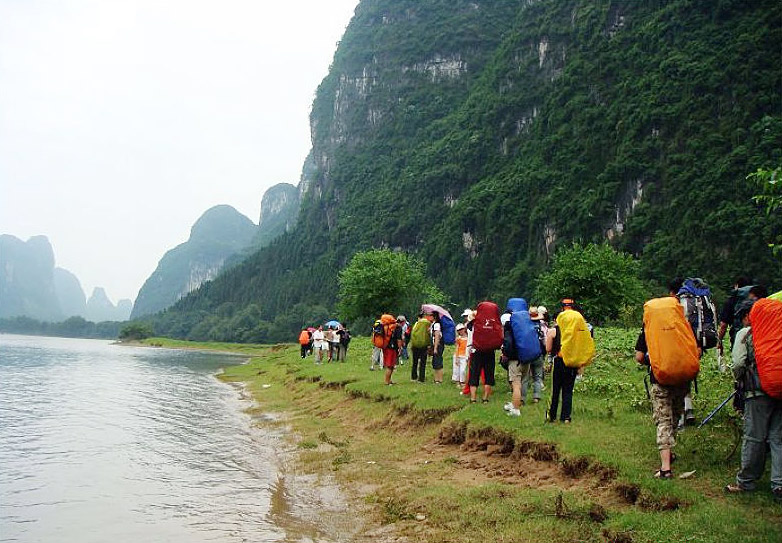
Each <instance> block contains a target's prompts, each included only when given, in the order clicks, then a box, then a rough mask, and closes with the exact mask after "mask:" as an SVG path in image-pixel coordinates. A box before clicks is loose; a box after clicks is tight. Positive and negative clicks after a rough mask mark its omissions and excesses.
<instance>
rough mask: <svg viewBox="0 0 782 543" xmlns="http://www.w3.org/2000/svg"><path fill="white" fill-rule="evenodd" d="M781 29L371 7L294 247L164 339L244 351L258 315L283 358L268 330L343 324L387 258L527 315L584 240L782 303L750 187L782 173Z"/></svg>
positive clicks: (364, 13)
mask: <svg viewBox="0 0 782 543" xmlns="http://www.w3.org/2000/svg"><path fill="white" fill-rule="evenodd" d="M781 22H782V6H781V5H780V4H779V2H776V1H773V0H759V1H757V2H750V3H747V2H743V1H738V0H720V1H719V2H695V1H693V0H672V1H669V2H657V1H650V2H618V1H601V2H593V1H591V0H569V1H561V0H541V1H538V2H524V3H520V2H517V1H508V0H505V1H502V0H495V1H483V2H480V1H477V2H470V1H462V0H456V1H448V2H446V1H444V0H428V1H412V0H393V1H392V0H364V1H362V2H361V3H360V4H359V6H358V8H357V10H356V14H355V16H354V18H353V20H352V21H351V23H350V25H349V26H348V28H347V30H346V32H345V35H344V37H343V39H342V41H341V42H340V45H339V48H338V50H337V53H336V55H335V57H334V62H333V65H332V68H331V71H330V73H329V75H328V76H327V77H326V78H325V79H324V81H323V82H322V84H321V86H320V87H319V89H318V92H317V95H316V99H315V102H314V104H313V109H312V115H311V124H312V137H313V149H312V153H311V155H310V161H311V164H310V167H309V168H308V169H307V170H306V171H305V176H304V178H303V180H302V183H303V184H304V187H306V191H305V192H304V194H303V197H302V202H301V211H300V215H299V220H298V224H297V227H296V229H294V230H293V231H292V232H290V233H287V234H284V235H283V236H282V237H281V238H279V239H277V240H276V241H275V242H274V243H272V244H271V246H269V247H267V248H266V249H264V250H261V251H259V252H258V253H256V254H254V255H253V256H251V257H250V258H248V259H247V260H246V261H245V262H244V263H242V264H241V265H239V266H237V267H236V268H233V269H232V270H229V271H228V272H226V273H224V274H223V275H222V276H220V277H219V278H217V279H216V280H214V281H212V282H210V283H208V284H206V285H204V286H202V287H201V289H199V290H198V291H197V292H195V293H193V294H191V295H190V296H188V297H186V298H185V299H183V300H181V301H180V302H179V303H178V304H177V305H176V306H174V307H173V308H171V309H170V310H168V311H167V312H166V313H164V314H163V315H161V316H158V317H157V318H156V319H155V321H154V324H155V327H156V332H157V333H162V334H169V335H174V336H178V337H200V338H201V339H227V337H224V336H222V335H221V334H222V330H226V325H227V323H228V322H229V321H230V320H232V319H235V318H237V315H240V314H243V313H245V312H247V311H248V308H249V307H251V306H252V307H254V308H255V309H254V317H255V318H257V319H259V320H260V321H263V323H265V324H261V325H259V326H266V330H267V333H266V335H265V337H264V340H268V339H272V340H274V339H277V340H279V339H282V337H279V336H276V335H275V333H269V332H268V331H269V330H270V329H271V328H269V327H271V326H272V325H274V326H275V327H276V328H275V329H276V330H278V331H279V332H280V333H282V332H283V330H284V328H285V326H286V324H284V323H283V322H282V321H285V322H287V323H288V324H290V326H291V329H290V330H289V331H288V332H287V333H289V334H290V333H293V331H294V330H295V329H296V328H297V327H298V326H300V325H301V324H304V322H298V321H296V319H295V317H293V313H296V314H297V315H299V316H300V317H302V318H303V317H304V316H305V315H312V314H318V313H320V312H321V309H323V308H325V310H326V312H328V310H329V309H331V308H333V307H334V306H335V302H336V296H337V274H338V272H339V270H340V269H342V268H343V267H344V266H345V265H346V264H347V262H348V261H349V260H350V258H351V257H352V256H353V254H355V253H356V252H358V251H362V250H366V249H370V248H376V247H388V248H392V249H395V250H402V251H405V252H409V253H412V254H414V255H415V256H417V257H418V258H419V259H421V260H422V261H423V262H424V263H425V265H426V267H427V273H428V275H429V276H430V277H432V278H433V279H434V280H435V282H436V284H437V286H438V287H439V288H440V289H442V290H443V291H444V292H445V294H446V295H447V296H448V297H450V298H451V300H452V301H453V302H455V303H458V304H466V303H473V302H474V301H476V300H478V299H480V298H483V297H493V298H496V299H499V300H504V299H505V298H506V297H508V296H509V295H529V293H530V292H531V290H532V287H533V285H534V280H535V279H536V278H537V277H538V275H539V274H540V273H541V272H542V271H544V270H545V269H546V267H547V265H548V264H549V263H550V261H551V258H552V257H553V255H554V254H555V252H556V250H557V248H558V247H563V246H569V245H570V243H571V242H572V241H581V242H598V243H601V242H603V241H605V240H608V241H609V242H610V243H611V244H613V245H614V246H615V247H617V248H619V249H621V250H623V251H626V252H628V253H630V254H632V255H634V256H635V257H636V258H637V259H639V261H640V264H641V273H642V275H643V276H644V278H645V279H647V280H650V281H652V282H656V283H664V281H665V280H666V279H667V278H668V277H669V276H670V275H672V274H680V275H698V276H701V277H704V278H705V279H706V280H707V281H708V282H710V283H711V284H712V285H715V286H716V287H717V288H718V290H722V291H724V290H726V289H728V288H729V286H730V284H731V280H732V278H733V276H735V275H736V274H738V273H744V274H749V275H752V276H754V277H755V279H757V280H759V281H763V282H766V283H769V284H771V285H777V286H778V285H780V284H781V283H782V266H780V263H779V260H774V255H773V254H772V251H771V249H770V248H769V247H768V243H769V239H768V236H767V235H765V234H766V233H769V234H774V232H778V231H779V227H780V225H779V218H778V217H775V216H773V215H767V214H766V213H764V212H763V210H762V209H761V208H760V207H759V204H757V203H756V202H754V201H753V200H752V196H753V195H755V194H757V188H756V187H755V186H754V185H753V184H752V183H751V182H749V181H747V180H746V175H747V174H748V173H749V172H753V171H756V170H757V169H758V168H774V167H776V166H778V165H779V164H780V163H781V162H782V111H780V103H782V97H781V96H780V89H781V88H782V71H781V70H780V69H779V66H780V61H782V58H781V57H782V55H781V54H780V50H779V46H778V44H779V43H780V42H782V23H781ZM772 239H773V238H772ZM210 319H211V320H210ZM280 319H282V321H280ZM207 321H209V324H206V322H207ZM274 323H279V324H274ZM256 324H257V323H256ZM362 324H363V323H362ZM257 325H258V324H257ZM194 330H198V331H199V333H198V334H195V333H194ZM289 337H290V336H289ZM260 338H261V336H260V335H256V336H255V340H258V339H260Z"/></svg>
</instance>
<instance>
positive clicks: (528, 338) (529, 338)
mask: <svg viewBox="0 0 782 543" xmlns="http://www.w3.org/2000/svg"><path fill="white" fill-rule="evenodd" d="M507 307H508V309H511V311H512V313H511V316H510V326H511V330H512V332H513V343H514V344H515V346H516V351H517V353H518V356H519V361H520V362H522V363H524V364H526V363H529V362H532V361H533V360H535V359H536V358H538V357H539V356H540V355H541V354H542V351H541V350H540V327H539V326H537V323H535V322H533V321H532V319H530V316H529V311H528V309H527V301H526V300H525V299H524V298H511V299H510V300H508V306H507Z"/></svg>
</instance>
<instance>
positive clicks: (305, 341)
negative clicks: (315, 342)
mask: <svg viewBox="0 0 782 543" xmlns="http://www.w3.org/2000/svg"><path fill="white" fill-rule="evenodd" d="M309 344H310V333H309V332H307V331H306V330H302V331H301V334H299V345H309Z"/></svg>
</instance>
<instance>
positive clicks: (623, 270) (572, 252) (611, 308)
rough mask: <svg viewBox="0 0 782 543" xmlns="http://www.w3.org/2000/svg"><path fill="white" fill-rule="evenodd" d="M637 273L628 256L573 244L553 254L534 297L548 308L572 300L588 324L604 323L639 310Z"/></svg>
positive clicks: (641, 292) (640, 285) (640, 286)
mask: <svg viewBox="0 0 782 543" xmlns="http://www.w3.org/2000/svg"><path fill="white" fill-rule="evenodd" d="M640 271H641V266H640V264H639V262H638V261H636V260H635V259H633V257H632V256H630V255H628V254H626V253H622V252H618V251H616V250H614V249H613V248H612V247H611V246H609V245H607V244H602V245H596V244H594V243H590V244H588V245H586V246H583V245H580V244H578V243H574V244H573V245H572V246H571V247H567V248H563V249H560V250H559V251H557V253H556V255H555V256H554V262H553V263H552V265H551V268H550V269H549V270H548V271H546V272H544V273H542V274H541V275H540V276H539V277H538V279H537V288H536V293H535V296H536V298H537V299H538V300H542V301H544V302H545V303H546V304H550V306H553V305H555V304H556V303H557V302H558V301H559V300H561V299H562V298H573V299H575V300H576V302H577V303H578V304H579V305H580V306H581V307H582V308H583V310H584V314H585V315H586V316H587V318H588V319H589V320H591V321H592V322H594V323H604V322H605V321H607V320H614V319H616V318H617V317H619V315H620V313H623V312H625V311H626V310H627V309H628V308H635V307H641V304H642V303H643V301H644V297H645V296H644V295H645V290H644V286H643V283H642V282H641V279H640V278H639V275H640Z"/></svg>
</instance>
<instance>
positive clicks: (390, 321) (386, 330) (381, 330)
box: [372, 314, 396, 349]
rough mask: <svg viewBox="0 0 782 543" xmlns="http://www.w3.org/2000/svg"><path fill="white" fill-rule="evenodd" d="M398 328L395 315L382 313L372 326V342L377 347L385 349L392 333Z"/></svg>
mask: <svg viewBox="0 0 782 543" xmlns="http://www.w3.org/2000/svg"><path fill="white" fill-rule="evenodd" d="M394 330H396V317H394V316H393V315H388V314H386V315H381V316H380V319H379V320H376V321H375V325H374V326H373V327H372V344H373V345H374V346H375V347H380V348H381V349H385V348H386V347H388V342H389V341H390V340H391V335H392V334H393V333H394Z"/></svg>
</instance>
